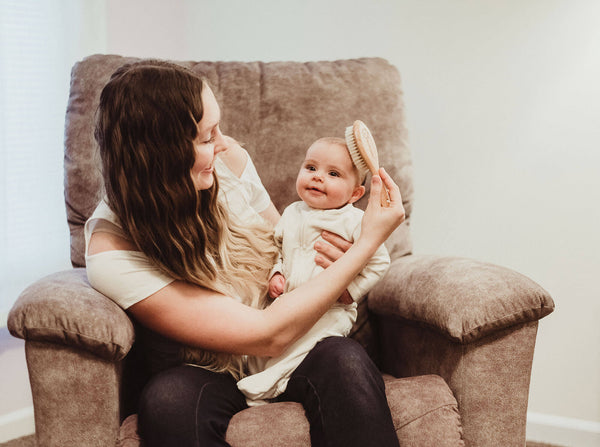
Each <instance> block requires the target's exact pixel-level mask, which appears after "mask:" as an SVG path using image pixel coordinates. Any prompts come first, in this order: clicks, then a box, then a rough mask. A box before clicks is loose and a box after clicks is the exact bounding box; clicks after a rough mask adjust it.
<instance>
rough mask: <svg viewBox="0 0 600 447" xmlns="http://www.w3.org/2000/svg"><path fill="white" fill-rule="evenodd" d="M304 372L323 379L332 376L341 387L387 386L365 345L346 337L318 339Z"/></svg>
mask: <svg viewBox="0 0 600 447" xmlns="http://www.w3.org/2000/svg"><path fill="white" fill-rule="evenodd" d="M301 366H302V367H303V369H304V370H305V371H304V372H305V373H306V372H308V371H311V372H312V373H311V374H310V375H311V376H313V377H312V378H313V380H314V376H318V377H323V379H324V380H328V381H329V379H331V378H333V381H334V382H335V383H336V386H339V387H340V388H344V387H351V388H352V389H356V387H357V385H358V386H361V385H360V383H361V382H365V383H364V384H363V385H362V386H365V387H367V388H369V387H376V388H379V389H384V383H383V379H382V377H381V372H380V371H379V370H378V369H377V367H376V366H375V364H374V363H373V361H372V360H371V358H370V357H369V356H368V354H367V353H366V351H365V350H364V348H363V347H362V346H361V345H360V344H359V343H358V342H356V341H355V340H353V339H351V338H345V337H329V338H326V339H324V340H322V341H321V342H319V343H318V344H317V345H316V346H315V347H314V348H313V349H312V351H311V352H310V353H309V354H308V355H307V357H306V359H305V361H304V362H303V364H302V365H301Z"/></svg>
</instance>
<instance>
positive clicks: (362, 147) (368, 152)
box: [346, 120, 390, 207]
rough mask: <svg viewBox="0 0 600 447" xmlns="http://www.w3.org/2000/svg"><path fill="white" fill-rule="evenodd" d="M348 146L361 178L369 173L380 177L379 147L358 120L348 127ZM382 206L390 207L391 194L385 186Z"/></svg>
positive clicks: (382, 194)
mask: <svg viewBox="0 0 600 447" xmlns="http://www.w3.org/2000/svg"><path fill="white" fill-rule="evenodd" d="M346 145H347V146H348V150H349V151H350V157H352V162H353V163H354V166H356V168H357V169H358V171H359V172H360V173H361V176H362V175H363V174H366V173H367V172H371V175H379V156H378V155H377V145H376V144H375V140H374V139H373V135H371V131H370V130H369V128H368V127H367V126H366V125H365V123H363V122H362V121H360V120H356V121H354V124H353V125H352V126H349V127H346ZM381 206H385V207H388V206H390V192H389V191H388V190H387V188H386V187H385V186H384V187H383V188H382V190H381Z"/></svg>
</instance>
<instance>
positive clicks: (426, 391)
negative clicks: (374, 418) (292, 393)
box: [118, 375, 464, 447]
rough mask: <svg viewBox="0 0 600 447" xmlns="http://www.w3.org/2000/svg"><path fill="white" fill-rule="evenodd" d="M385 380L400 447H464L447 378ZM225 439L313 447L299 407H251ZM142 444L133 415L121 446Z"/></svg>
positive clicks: (238, 446) (256, 446) (239, 445)
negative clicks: (433, 446) (445, 379)
mask: <svg viewBox="0 0 600 447" xmlns="http://www.w3.org/2000/svg"><path fill="white" fill-rule="evenodd" d="M384 379H385V384H386V394H387V398H388V403H389V406H390V410H391V412H392V418H393V420H394V426H395V427H396V433H397V435H398V439H399V441H400V445H402V446H428V447H430V446H432V445H435V446H438V447H445V446H464V443H463V441H462V427H461V422H460V414H459V412H458V405H457V403H456V399H455V398H454V395H453V394H452V392H451V391H450V389H449V388H448V386H447V385H446V382H444V379H442V378H441V377H439V376H435V375H427V376H418V377H407V378H401V379H396V378H393V377H391V376H384ZM226 439H227V442H228V443H230V444H231V445H232V446H233V447H263V446H265V445H268V446H273V447H306V446H310V436H309V426H308V421H307V420H306V418H305V417H304V410H303V409H302V406H301V405H300V404H298V403H295V402H281V403H275V404H269V405H263V406H260V407H252V408H249V409H247V410H244V411H242V412H240V413H238V414H236V415H235V416H234V417H233V418H232V419H231V422H230V424H229V429H228V430H227V438H226ZM142 445H143V444H142V443H141V440H140V437H139V435H138V434H137V415H131V416H129V417H128V418H127V419H125V421H124V422H123V424H122V425H121V432H120V436H119V443H118V446H120V447H140V446H142Z"/></svg>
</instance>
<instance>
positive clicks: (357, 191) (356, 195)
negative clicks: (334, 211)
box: [348, 185, 365, 203]
mask: <svg viewBox="0 0 600 447" xmlns="http://www.w3.org/2000/svg"><path fill="white" fill-rule="evenodd" d="M364 195H365V187H364V186H363V185H359V186H356V187H355V188H354V190H353V191H352V195H351V196H350V200H348V203H354V202H356V201H357V200H359V199H360V198H361V197H362V196H364Z"/></svg>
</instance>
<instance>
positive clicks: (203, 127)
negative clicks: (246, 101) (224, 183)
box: [191, 83, 226, 190]
mask: <svg viewBox="0 0 600 447" xmlns="http://www.w3.org/2000/svg"><path fill="white" fill-rule="evenodd" d="M202 108H203V114H202V119H201V120H200V122H199V123H198V135H197V136H196V139H195V140H194V149H195V151H196V160H195V162H194V166H193V167H192V172H191V175H192V180H193V181H194V185H195V186H196V189H197V190H202V189H208V188H210V187H211V186H212V185H213V183H214V177H213V172H214V162H215V157H216V155H217V154H218V153H219V152H222V151H224V150H225V149H226V145H225V141H224V138H223V134H222V133H221V129H220V128H219V123H220V121H221V109H220V108H219V104H218V103H217V100H216V98H215V95H214V94H213V92H212V90H211V89H210V87H209V86H208V85H207V84H206V83H205V84H204V87H203V89H202Z"/></svg>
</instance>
